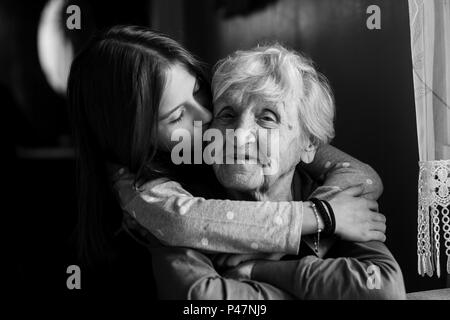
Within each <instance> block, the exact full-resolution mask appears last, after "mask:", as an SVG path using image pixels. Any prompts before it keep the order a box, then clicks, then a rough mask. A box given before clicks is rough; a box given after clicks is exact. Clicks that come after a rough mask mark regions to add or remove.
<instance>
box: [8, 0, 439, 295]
mask: <svg viewBox="0 0 450 320" xmlns="http://www.w3.org/2000/svg"><path fill="white" fill-rule="evenodd" d="M45 3H46V1H19V0H15V1H12V0H3V1H2V2H1V3H0V103H1V106H2V110H3V112H4V113H3V115H2V117H1V120H2V125H1V128H2V129H1V130H2V132H1V133H2V134H1V137H2V146H3V149H4V156H3V161H4V162H5V164H4V166H3V173H4V175H3V177H4V179H5V180H4V186H5V190H6V192H4V194H5V198H4V199H3V214H4V216H5V217H6V219H5V222H4V223H5V230H6V232H5V235H6V239H7V241H5V243H6V246H7V253H8V256H9V257H10V258H9V259H7V260H6V261H5V262H4V263H6V264H7V265H8V267H10V268H11V273H10V274H11V276H10V277H8V279H7V280H8V281H11V283H12V285H13V288H14V289H15V290H16V291H17V292H18V293H23V292H30V291H34V290H42V289H44V290H48V291H49V292H57V293H59V292H61V293H62V294H74V292H69V291H68V290H67V289H66V282H65V281H66V277H67V275H66V268H67V266H69V265H71V264H77V260H76V258H75V245H74V242H73V229H74V226H75V224H76V213H75V212H76V201H75V176H74V163H73V158H72V157H71V152H70V147H71V145H70V131H69V128H68V124H67V119H66V113H65V100H64V97H63V96H60V95H58V94H56V93H55V92H53V91H52V89H51V88H50V86H49V85H48V84H47V81H46V79H45V76H44V74H43V73H42V71H41V68H40V65H39V61H38V57H37V51H36V30H37V26H38V23H39V17H40V13H41V11H42V8H43V7H44V5H45ZM68 4H77V5H79V6H80V7H81V12H82V30H73V31H70V32H68V31H66V32H67V36H68V37H69V38H70V39H72V40H73V43H74V44H75V49H77V48H79V46H80V45H81V44H82V43H83V42H84V41H85V39H86V38H87V37H88V36H89V35H90V34H91V32H92V31H93V30H95V29H96V28H103V27H107V26H111V25H114V24H140V25H148V26H151V27H152V28H154V29H157V30H160V31H163V32H165V33H167V34H168V35H170V36H172V37H174V38H176V39H177V40H179V41H180V42H181V43H183V44H184V45H185V46H186V47H187V48H188V49H189V50H191V51H192V52H194V53H195V54H196V55H198V57H199V58H200V59H201V60H203V61H206V62H208V63H210V64H211V65H212V64H214V63H215V62H216V61H217V60H218V59H220V58H222V57H224V56H225V55H226V54H229V53H231V52H232V51H234V50H236V49H247V48H250V47H252V46H254V45H255V44H257V43H260V42H266V41H274V40H276V41H279V42H281V43H283V44H285V45H287V46H289V47H291V48H294V49H296V50H299V51H302V52H304V53H306V54H307V55H309V56H310V57H312V58H313V60H314V61H315V62H316V63H317V66H318V68H319V70H320V71H321V72H322V73H324V74H325V75H326V76H327V77H328V79H329V80H330V82H331V84H332V87H333V90H334V93H335V98H336V105H337V121H336V132H337V136H336V139H335V140H334V142H333V144H334V145H335V146H337V147H338V148H340V149H342V150H343V151H345V152H347V153H349V154H351V155H352V156H354V157H356V158H358V159H360V160H362V161H364V162H366V163H369V164H370V165H371V166H372V167H374V168H375V169H376V170H377V172H378V173H379V174H380V175H381V177H382V180H383V182H384V186H385V191H384V194H383V196H382V198H381V199H380V208H381V211H382V212H383V213H385V214H386V215H387V217H388V231H387V238H388V240H387V245H388V247H389V248H390V249H391V251H392V252H393V254H394V256H395V257H396V258H397V260H398V261H399V263H400V265H401V267H402V270H403V273H404V277H405V283H406V288H407V291H408V292H411V291H419V290H426V289H435V288H441V287H445V286H446V279H445V275H444V277H443V278H441V279H437V278H436V277H434V278H428V277H426V278H422V277H421V276H419V275H418V274H417V256H416V250H417V247H416V245H417V238H416V236H417V235H416V234H417V177H418V149H417V131H416V120H415V111H414V92H413V82H412V70H411V53H410V37H409V18H408V3H407V1H406V0H395V1H394V0H384V1H380V0H378V1H376V0H371V1H365V0H297V1H296V0H278V1H277V0H264V1H252V0H246V1H231V0H195V1H183V0H172V1H167V0H153V1H151V0H149V1H143V0H142V1H121V2H113V3H112V2H107V1H91V2H89V3H88V2H85V1H72V2H68ZM372 4H376V5H378V6H379V7H380V9H381V30H368V29H367V27H366V20H367V18H368V16H369V15H368V14H366V9H367V7H368V6H369V5H372ZM62 17H63V18H64V15H62ZM63 25H64V24H63ZM114 246H115V249H116V251H117V259H116V260H115V261H114V262H113V263H112V264H111V265H109V266H106V265H102V266H97V268H92V269H88V270H82V289H83V290H81V291H80V292H77V293H76V294H83V293H85V292H97V291H98V292H109V293H111V292H121V291H122V290H127V289H130V290H142V292H149V294H152V293H151V290H149V288H150V287H151V286H152V279H151V269H150V257H149V254H148V253H147V251H146V250H145V249H144V248H141V247H139V246H137V245H135V244H134V243H133V241H132V240H131V239H129V238H128V237H127V236H126V235H124V234H119V235H118V236H117V238H116V242H115V244H114Z"/></svg>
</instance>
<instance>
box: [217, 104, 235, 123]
mask: <svg viewBox="0 0 450 320" xmlns="http://www.w3.org/2000/svg"><path fill="white" fill-rule="evenodd" d="M233 117H234V112H233V110H232V109H231V107H225V108H223V109H222V110H221V111H220V112H219V113H218V114H217V115H216V118H218V119H224V120H226V119H232V118H233Z"/></svg>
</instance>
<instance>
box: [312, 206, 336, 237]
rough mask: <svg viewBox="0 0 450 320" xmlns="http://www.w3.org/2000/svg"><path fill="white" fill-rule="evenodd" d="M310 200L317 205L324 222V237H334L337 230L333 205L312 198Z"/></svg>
mask: <svg viewBox="0 0 450 320" xmlns="http://www.w3.org/2000/svg"><path fill="white" fill-rule="evenodd" d="M309 200H310V201H311V202H312V203H314V204H315V205H316V208H317V210H318V213H319V214H320V217H321V218H322V220H323V224H324V228H323V233H324V235H326V236H331V235H333V234H334V232H335V230H336V220H335V217H334V212H333V209H332V208H331V205H330V204H329V203H328V202H327V201H324V200H319V199H317V198H311V199H309Z"/></svg>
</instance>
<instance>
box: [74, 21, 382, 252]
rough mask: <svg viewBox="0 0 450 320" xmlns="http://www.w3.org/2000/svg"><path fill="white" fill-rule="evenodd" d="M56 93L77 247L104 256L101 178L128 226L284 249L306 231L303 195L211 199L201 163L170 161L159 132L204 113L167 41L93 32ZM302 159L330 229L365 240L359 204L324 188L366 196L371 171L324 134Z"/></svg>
mask: <svg viewBox="0 0 450 320" xmlns="http://www.w3.org/2000/svg"><path fill="white" fill-rule="evenodd" d="M68 99H69V109H70V117H71V120H72V123H73V130H74V138H75V144H76V148H77V167H78V186H79V202H80V205H79V231H80V233H79V237H80V241H81V243H80V249H81V252H82V253H83V255H84V256H90V257H91V258H94V259H95V258H96V257H99V256H102V255H104V253H105V248H106V244H107V241H108V237H107V236H105V234H112V233H113V231H114V228H116V227H117V221H116V222H115V223H114V221H113V222H111V220H114V219H116V220H118V218H119V215H114V213H113V212H114V211H113V210H114V209H115V208H114V207H113V203H114V199H113V198H112V192H111V190H110V188H109V186H110V183H111V181H110V178H111V177H112V180H113V183H114V188H115V191H116V195H117V196H118V199H119V202H120V207H121V209H122V210H123V212H124V214H125V217H126V218H127V219H128V222H129V223H128V224H127V225H128V227H130V226H131V227H132V228H136V229H139V230H141V231H143V232H144V233H145V234H146V236H148V237H149V238H150V239H151V240H156V239H157V240H158V241H159V242H160V243H163V244H165V245H169V246H184V247H192V248H195V249H200V250H204V251H208V252H227V253H256V252H283V253H288V254H296V253H297V252H298V249H299V244H300V238H301V236H302V235H307V234H312V233H315V232H316V231H317V227H318V226H317V222H316V218H315V215H314V212H313V210H312V208H311V205H310V203H309V201H306V202H294V201H292V202H254V201H231V200H226V199H223V200H222V199H220V198H221V197H223V196H225V194H224V193H222V194H221V193H220V192H221V189H220V187H219V186H218V185H217V182H216V180H215V178H214V176H213V175H212V173H211V172H212V171H211V170H209V168H208V167H205V166H198V165H196V166H194V165H182V166H176V165H174V164H173V163H172V161H171V159H170V150H171V148H172V147H173V145H174V143H175V142H173V141H171V139H170V137H171V133H172V132H173V131H174V130H175V129H178V128H184V129H186V130H188V131H189V132H191V133H192V132H193V128H194V127H193V122H194V121H202V122H203V123H204V124H205V125H206V124H208V123H209V122H210V121H211V93H210V86H209V79H208V77H207V76H206V74H205V72H204V69H203V67H202V65H201V64H200V63H199V62H198V61H197V60H196V59H195V58H194V57H193V56H192V55H191V54H190V53H189V52H188V51H186V50H185V49H183V48H182V47H181V46H180V45H179V44H178V43H177V42H175V41H174V40H172V39H170V38H167V37H165V36H163V35H161V34H158V33H155V32H152V31H150V30H148V29H146V28H142V27H114V28H112V29H110V30H108V31H106V32H103V33H100V34H99V35H97V36H96V37H95V38H93V39H92V40H91V41H90V43H89V44H88V45H87V46H86V47H85V48H84V50H83V51H82V52H80V54H79V55H78V56H77V57H76V58H75V60H74V61H73V64H72V67H71V71H70V77H69V83H68ZM191 136H193V134H191ZM304 168H305V169H306V170H307V171H308V173H309V174H310V175H311V176H312V177H313V178H314V179H316V180H321V181H323V186H322V187H321V189H320V190H318V192H322V196H324V197H327V196H328V199H329V202H330V204H331V206H332V208H333V210H334V212H335V215H336V233H337V234H338V235H339V236H341V237H343V238H345V239H348V240H352V241H368V240H372V238H371V237H370V235H369V234H370V233H367V232H366V231H368V230H367V223H366V222H367V220H368V216H369V214H368V213H369V212H370V209H369V208H368V207H369V206H367V204H366V203H363V202H361V201H358V199H357V198H356V197H352V196H349V195H344V194H340V193H338V194H337V195H336V192H338V191H339V190H341V189H345V188H347V187H349V186H352V185H358V184H359V185H361V195H363V196H364V197H366V198H368V199H377V198H378V197H379V195H380V194H381V192H382V184H381V181H380V179H379V177H378V175H377V174H376V173H375V172H374V171H373V170H372V169H371V168H370V167H369V166H367V165H365V164H363V163H361V162H359V161H358V160H356V159H354V158H352V157H350V156H348V155H346V154H344V153H343V152H341V151H339V150H337V149H335V148H333V147H331V146H329V145H323V146H321V147H320V148H319V149H318V151H317V154H316V157H315V159H314V161H313V162H312V163H311V164H309V165H305V166H304ZM188 190H189V191H188ZM205 190H206V191H210V192H204V191H205ZM213 191H214V192H213ZM323 191H326V192H325V193H323ZM332 194H333V195H334V196H333V198H332V199H330V198H331V195H332ZM130 221H133V222H134V224H133V223H130ZM318 223H319V227H321V226H320V224H321V223H323V222H322V221H319V222H318ZM255 244H257V245H255Z"/></svg>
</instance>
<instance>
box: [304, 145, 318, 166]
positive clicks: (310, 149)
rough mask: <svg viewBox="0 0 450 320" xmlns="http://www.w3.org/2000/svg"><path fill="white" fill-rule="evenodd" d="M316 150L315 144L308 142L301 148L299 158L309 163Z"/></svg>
mask: <svg viewBox="0 0 450 320" xmlns="http://www.w3.org/2000/svg"><path fill="white" fill-rule="evenodd" d="M316 151H317V146H315V145H313V144H312V143H308V145H307V146H306V147H304V148H303V149H302V153H301V155H300V160H301V161H302V162H304V163H311V162H312V161H313V160H314V156H315V155H316Z"/></svg>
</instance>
